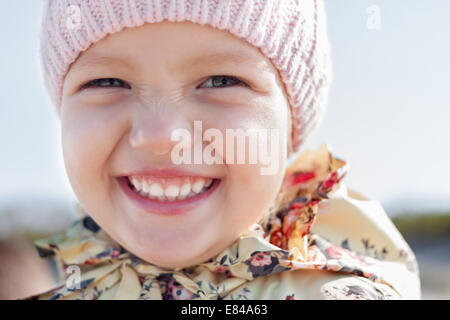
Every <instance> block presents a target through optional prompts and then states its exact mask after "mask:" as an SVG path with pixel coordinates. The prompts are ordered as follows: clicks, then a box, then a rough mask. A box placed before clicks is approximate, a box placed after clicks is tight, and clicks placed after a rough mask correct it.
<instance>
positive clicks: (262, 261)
mask: <svg viewBox="0 0 450 320" xmlns="http://www.w3.org/2000/svg"><path fill="white" fill-rule="evenodd" d="M249 261H250V264H251V265H252V266H254V267H264V266H268V265H270V264H272V258H271V257H270V255H268V254H267V253H264V252H259V253H257V254H255V255H253V256H252V257H251V258H250V260H249Z"/></svg>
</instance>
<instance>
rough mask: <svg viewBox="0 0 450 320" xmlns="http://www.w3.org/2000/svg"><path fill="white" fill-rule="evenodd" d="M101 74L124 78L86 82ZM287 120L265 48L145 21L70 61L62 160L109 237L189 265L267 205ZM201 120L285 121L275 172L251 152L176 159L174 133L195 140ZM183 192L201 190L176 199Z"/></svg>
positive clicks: (145, 254)
mask: <svg viewBox="0 0 450 320" xmlns="http://www.w3.org/2000/svg"><path fill="white" fill-rule="evenodd" d="M229 54H240V57H244V55H245V56H246V58H245V59H244V60H243V61H238V60H229V59H228V58H227V56H228V55H229ZM210 55H214V56H213V57H209V58H208V56H210ZM219 55H220V56H219ZM222 55H223V56H222ZM220 76H230V77H234V78H230V77H225V78H223V77H220ZM102 78H107V79H117V80H102V81H96V82H90V81H92V80H95V79H102ZM235 79H237V80H235ZM238 80H239V81H241V82H239V81H238ZM222 81H224V82H223V83H222ZM236 81H238V82H236ZM89 82H90V84H89V85H86V86H85V84H86V83H89ZM227 83H229V84H227ZM243 83H245V84H246V85H244V84H243ZM288 119H289V110H288V105H287V99H286V96H285V95H284V91H283V87H282V83H281V82H280V79H279V77H278V74H277V71H276V69H275V68H274V67H273V65H272V64H271V63H270V61H269V60H268V59H267V58H265V57H264V56H263V55H262V54H261V53H260V52H259V50H258V49H257V48H255V47H253V46H251V45H250V44H248V43H246V42H245V41H244V40H241V39H239V38H237V37H235V36H233V35H232V34H230V33H228V32H227V31H221V30H218V29H215V28H213V27H210V26H201V25H198V24H193V23H190V22H183V23H180V22H176V23H173V22H168V21H164V22H161V23H157V24H146V25H144V26H142V27H138V28H131V29H125V30H124V31H121V32H119V33H116V34H113V35H110V36H108V37H107V38H105V39H103V40H101V41H100V42H98V43H96V44H95V45H93V46H92V47H91V48H89V49H88V50H87V51H85V52H84V53H83V54H82V55H81V56H80V57H79V58H78V59H77V61H76V62H75V63H74V64H73V65H72V66H71V68H70V71H69V72H68V74H67V76H66V79H65V82H64V90H63V102H62V107H61V121H62V144H63V153H64V161H65V165H66V169H67V173H68V177H69V179H70V182H71V184H72V187H73V189H74V192H75V194H76V196H77V197H78V200H79V201H80V203H81V204H82V206H83V207H84V208H85V209H86V210H87V211H88V212H89V214H90V215H91V216H92V217H93V218H94V219H95V221H96V222H97V223H99V225H100V226H101V227H102V228H103V229H104V230H105V231H106V232H107V233H108V234H109V235H111V236H112V237H113V238H114V239H115V240H116V241H118V242H119V243H120V244H121V245H122V246H123V247H125V248H126V249H128V250H129V251H131V252H132V253H134V254H135V255H137V256H139V257H141V258H142V259H144V260H147V261H149V262H151V263H154V264H157V265H160V266H165V267H172V268H175V267H186V266H190V265H194V264H197V263H201V262H204V261H206V260H208V259H209V258H211V257H213V256H215V255H216V254H218V253H220V252H221V251H222V250H224V249H225V248H226V247H227V246H229V245H230V244H231V243H232V242H234V241H236V239H237V238H238V237H239V235H240V234H241V233H243V232H244V231H245V230H246V229H248V227H249V226H250V225H252V224H253V223H256V222H257V221H258V220H259V219H260V218H261V217H262V215H263V214H265V213H266V212H267V210H268V208H269V207H270V205H271V204H272V203H273V201H274V199H275V197H276V194H277V192H278V190H279V188H280V186H281V182H282V179H283V176H284V172H285V166H286V153H287V146H288V141H287V136H289V135H290V130H289V128H290V123H289V120H288ZM194 121H201V122H202V129H203V133H204V132H205V131H206V130H207V129H209V128H215V129H217V130H219V131H220V132H222V133H223V137H225V136H226V135H225V133H226V132H225V130H226V129H238V128H241V129H243V130H248V129H269V128H270V129H275V130H279V133H280V134H279V137H280V138H279V143H277V144H276V146H277V147H276V150H274V151H273V152H274V153H275V155H276V156H275V157H276V160H277V161H278V170H276V172H275V173H274V174H271V175H263V174H261V168H262V167H267V165H264V164H249V161H248V157H247V156H246V164H226V163H225V164H212V165H210V164H206V163H204V162H203V163H202V164H179V165H177V164H174V162H173V161H172V157H171V151H172V147H173V146H174V145H176V144H177V143H178V142H176V141H171V135H172V132H173V131H174V130H176V129H180V128H182V129H186V130H188V131H189V132H190V133H191V134H192V138H193V137H194ZM269 134H270V132H269ZM192 143H193V144H194V141H193V142H192ZM209 143H210V142H203V148H204V147H205V146H207V145H208V144H209ZM224 144H225V141H224ZM197 145H198V144H197ZM200 145H201V143H200ZM246 146H247V149H248V144H246ZM192 150H194V149H192ZM201 150H204V149H201ZM129 176H145V177H144V178H143V179H147V181H148V182H149V184H150V185H149V186H148V189H147V192H152V193H151V194H152V197H154V199H149V198H148V197H149V196H148V197H144V196H142V195H138V194H137V193H135V192H134V191H133V190H132V189H131V187H130V186H128V183H127V181H128V180H127V179H128V178H127V177H129ZM200 177H203V178H206V180H208V178H214V179H215V180H214V182H213V184H212V185H211V187H210V188H209V189H208V188H206V189H207V190H206V191H204V190H205V189H201V190H200V191H199V190H197V192H200V193H199V194H196V193H195V190H194V191H192V190H190V189H186V188H188V187H189V185H188V183H187V182H188V181H190V182H191V187H192V189H195V188H194V184H195V183H196V181H198V180H199V178H200ZM138 184H139V183H138ZM152 184H155V186H154V188H153V189H151V186H152ZM197 187H199V188H201V182H197ZM161 188H162V189H163V190H161ZM169 189H170V190H169ZM182 190H185V191H186V190H190V191H189V192H193V193H191V194H190V196H188V198H186V199H184V200H179V199H180V198H182V194H183V193H182V194H181V195H180V192H185V191H182ZM158 192H159V195H160V196H161V192H162V193H163V194H166V195H167V197H166V198H164V197H163V196H161V197H160V198H158ZM174 193H175V194H178V195H179V196H178V198H175V200H173V198H171V199H169V198H168V197H173V194H174ZM193 194H195V195H194V196H192V195H193ZM155 197H156V198H155ZM171 200H172V201H171ZM174 213H176V214H174Z"/></svg>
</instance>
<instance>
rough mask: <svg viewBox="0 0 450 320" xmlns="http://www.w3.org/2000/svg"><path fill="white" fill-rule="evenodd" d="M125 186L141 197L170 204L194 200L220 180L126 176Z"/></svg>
mask: <svg viewBox="0 0 450 320" xmlns="http://www.w3.org/2000/svg"><path fill="white" fill-rule="evenodd" d="M123 178H126V182H127V186H128V187H129V188H130V189H131V191H133V193H135V194H136V195H139V196H141V197H144V198H147V199H150V200H153V201H157V202H161V203H172V202H180V201H186V200H189V199H192V200H193V199H195V198H197V197H200V196H201V195H203V194H205V193H207V192H208V191H209V190H211V189H212V188H214V187H215V186H216V185H217V184H218V183H219V182H220V179H215V178H203V177H167V178H160V177H158V178H156V177H151V176H127V177H123Z"/></svg>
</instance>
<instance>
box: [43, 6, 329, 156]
mask: <svg viewBox="0 0 450 320" xmlns="http://www.w3.org/2000/svg"><path fill="white" fill-rule="evenodd" d="M162 20H169V21H191V22H194V23H198V24H201V25H204V24H209V25H211V26H213V27H216V28H218V29H225V30H228V31H229V32H231V33H232V34H234V35H236V36H238V37H239V38H242V39H244V40H246V41H247V42H249V43H250V44H252V45H254V46H256V47H257V48H260V51H261V52H262V53H263V54H264V55H265V56H266V57H267V58H269V59H270V60H271V62H272V64H273V65H274V67H275V68H276V69H277V70H278V72H279V75H280V79H281V80H282V82H283V83H284V86H285V92H286V94H287V97H288V102H289V105H290V108H291V114H292V129H293V130H292V151H293V152H299V149H300V147H301V145H302V144H303V143H304V142H305V141H306V138H307V137H308V136H309V135H310V133H311V132H313V131H314V130H315V129H316V128H317V127H318V126H319V125H320V123H321V122H322V119H323V116H324V112H325V108H326V103H327V98H328V91H329V84H330V82H331V61H330V45H329V41H328V35H327V26H326V19H325V11H324V8H323V3H322V0H45V5H44V18H43V24H42V32H41V62H42V70H43V74H44V80H45V85H46V88H47V89H48V91H49V94H50V98H51V99H52V102H53V103H54V105H55V106H56V107H57V108H59V106H60V104H61V94H62V87H63V83H64V78H65V75H66V73H67V72H68V69H69V67H70V65H71V64H72V63H73V62H74V61H75V60H76V59H77V57H78V56H79V55H80V53H81V52H82V51H84V50H86V49H88V48H89V46H90V45H92V44H93V43H95V42H97V41H99V40H101V39H102V38H104V37H105V36H106V35H108V34H111V33H115V32H118V31H120V30H122V29H123V28H124V27H136V26H140V25H142V24H144V23H156V22H161V21H162Z"/></svg>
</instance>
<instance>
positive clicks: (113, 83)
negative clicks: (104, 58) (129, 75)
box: [80, 78, 131, 90]
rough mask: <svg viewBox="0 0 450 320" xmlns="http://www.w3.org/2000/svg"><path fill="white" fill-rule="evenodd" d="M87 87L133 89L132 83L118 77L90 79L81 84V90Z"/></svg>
mask: <svg viewBox="0 0 450 320" xmlns="http://www.w3.org/2000/svg"><path fill="white" fill-rule="evenodd" d="M87 88H124V89H131V87H130V85H129V84H128V83H126V82H125V81H123V80H120V79H116V78H101V79H95V80H92V81H89V82H87V83H85V84H84V85H82V86H81V88H80V90H83V89H87Z"/></svg>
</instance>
